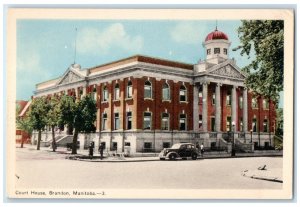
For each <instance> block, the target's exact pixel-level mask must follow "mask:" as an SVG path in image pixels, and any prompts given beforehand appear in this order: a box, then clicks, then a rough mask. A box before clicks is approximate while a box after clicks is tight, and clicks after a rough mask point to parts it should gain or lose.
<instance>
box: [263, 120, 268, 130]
mask: <svg viewBox="0 0 300 207" xmlns="http://www.w3.org/2000/svg"><path fill="white" fill-rule="evenodd" d="M263 129H264V132H268V119H266V118H265V119H264V123H263Z"/></svg>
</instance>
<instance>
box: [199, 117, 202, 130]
mask: <svg viewBox="0 0 300 207" xmlns="http://www.w3.org/2000/svg"><path fill="white" fill-rule="evenodd" d="M199 129H202V115H199Z"/></svg>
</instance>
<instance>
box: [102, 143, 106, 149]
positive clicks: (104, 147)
mask: <svg viewBox="0 0 300 207" xmlns="http://www.w3.org/2000/svg"><path fill="white" fill-rule="evenodd" d="M101 144H102V146H103V150H105V149H106V142H101Z"/></svg>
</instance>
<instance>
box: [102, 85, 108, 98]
mask: <svg viewBox="0 0 300 207" xmlns="http://www.w3.org/2000/svg"><path fill="white" fill-rule="evenodd" d="M103 101H108V91H107V87H106V86H104V87H103Z"/></svg>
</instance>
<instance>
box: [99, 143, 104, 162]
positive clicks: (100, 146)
mask: <svg viewBox="0 0 300 207" xmlns="http://www.w3.org/2000/svg"><path fill="white" fill-rule="evenodd" d="M98 150H99V153H100V159H101V160H102V159H103V144H102V143H101V144H100V145H99V149H98Z"/></svg>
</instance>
